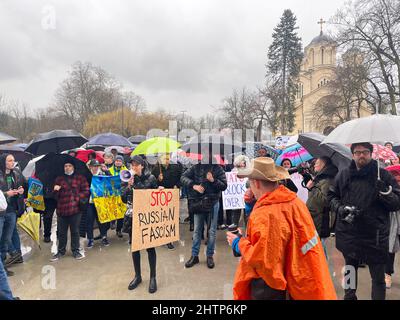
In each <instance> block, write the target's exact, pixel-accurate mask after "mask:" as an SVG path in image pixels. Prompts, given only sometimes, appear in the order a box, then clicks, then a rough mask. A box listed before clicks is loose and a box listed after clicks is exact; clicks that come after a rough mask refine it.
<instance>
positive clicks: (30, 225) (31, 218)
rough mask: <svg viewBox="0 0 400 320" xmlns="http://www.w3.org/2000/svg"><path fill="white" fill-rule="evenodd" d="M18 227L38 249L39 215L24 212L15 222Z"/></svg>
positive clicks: (32, 212)
mask: <svg viewBox="0 0 400 320" xmlns="http://www.w3.org/2000/svg"><path fill="white" fill-rule="evenodd" d="M17 224H18V227H20V228H21V229H22V230H24V231H25V232H26V233H27V234H28V236H30V237H31V238H32V240H33V241H35V242H36V243H37V245H38V246H39V248H40V238H39V228H40V213H36V212H34V211H31V210H30V211H27V212H25V213H24V214H23V215H22V216H21V217H20V218H18V220H17Z"/></svg>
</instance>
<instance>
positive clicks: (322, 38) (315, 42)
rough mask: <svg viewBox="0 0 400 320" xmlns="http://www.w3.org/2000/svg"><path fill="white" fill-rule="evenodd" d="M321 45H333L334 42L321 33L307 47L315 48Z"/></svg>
mask: <svg viewBox="0 0 400 320" xmlns="http://www.w3.org/2000/svg"><path fill="white" fill-rule="evenodd" d="M322 43H335V41H334V40H333V39H332V38H331V37H329V36H328V35H326V34H324V33H323V32H322V31H321V33H320V34H319V35H318V36H317V37H315V38H314V39H313V40H312V41H311V43H310V44H309V45H308V46H313V45H314V46H315V45H319V44H322Z"/></svg>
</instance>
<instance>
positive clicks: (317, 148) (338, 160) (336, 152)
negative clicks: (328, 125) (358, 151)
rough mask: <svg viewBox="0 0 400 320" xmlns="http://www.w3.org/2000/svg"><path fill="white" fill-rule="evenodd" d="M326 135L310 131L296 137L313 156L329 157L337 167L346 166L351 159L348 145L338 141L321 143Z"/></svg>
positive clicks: (342, 167)
mask: <svg viewBox="0 0 400 320" xmlns="http://www.w3.org/2000/svg"><path fill="white" fill-rule="evenodd" d="M325 138H326V136H324V135H322V134H320V133H315V132H310V133H302V134H300V135H299V137H298V142H299V144H300V145H302V146H303V147H304V148H305V149H306V150H307V151H308V152H309V153H310V154H311V155H312V156H313V157H314V158H319V157H324V156H325V157H329V158H330V159H331V160H332V163H333V164H334V165H335V166H336V167H337V168H338V169H339V170H341V169H344V168H347V167H348V166H349V165H350V163H351V159H352V154H351V150H350V148H349V147H348V146H345V145H343V144H339V143H327V144H322V145H321V142H322V141H323V140H324V139H325Z"/></svg>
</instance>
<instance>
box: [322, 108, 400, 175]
mask: <svg viewBox="0 0 400 320" xmlns="http://www.w3.org/2000/svg"><path fill="white" fill-rule="evenodd" d="M399 128H400V116H394V115H388V114H375V115H373V116H369V117H365V118H359V119H355V120H351V121H348V122H345V123H343V124H341V125H339V126H338V127H337V128H336V129H335V130H333V131H332V132H331V133H330V134H329V135H328V136H327V137H326V138H325V139H324V141H323V142H322V143H323V144H326V143H342V144H352V143H359V142H370V143H379V142H380V141H400V130H399ZM379 165H380V164H379V161H378V179H379V180H380V170H379Z"/></svg>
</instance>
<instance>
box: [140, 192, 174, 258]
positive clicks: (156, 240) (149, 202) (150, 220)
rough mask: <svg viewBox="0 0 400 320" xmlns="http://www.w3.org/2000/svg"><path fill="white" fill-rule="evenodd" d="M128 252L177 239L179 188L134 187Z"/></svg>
mask: <svg viewBox="0 0 400 320" xmlns="http://www.w3.org/2000/svg"><path fill="white" fill-rule="evenodd" d="M132 219H133V220H132V251H133V252H134V251H139V250H142V249H147V248H154V247H159V246H162V245H164V244H167V243H170V242H174V241H178V240H179V189H163V190H134V191H133V214H132Z"/></svg>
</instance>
